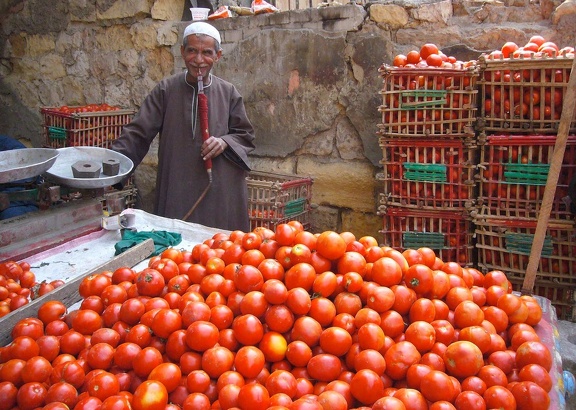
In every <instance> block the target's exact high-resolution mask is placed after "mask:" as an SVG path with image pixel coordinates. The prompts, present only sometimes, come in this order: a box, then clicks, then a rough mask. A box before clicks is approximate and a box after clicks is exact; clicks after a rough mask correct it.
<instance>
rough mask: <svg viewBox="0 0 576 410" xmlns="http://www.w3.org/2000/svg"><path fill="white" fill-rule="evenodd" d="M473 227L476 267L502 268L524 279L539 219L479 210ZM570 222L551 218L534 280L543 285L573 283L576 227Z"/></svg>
mask: <svg viewBox="0 0 576 410" xmlns="http://www.w3.org/2000/svg"><path fill="white" fill-rule="evenodd" d="M473 221H474V224H475V226H476V228H475V229H476V232H475V235H476V248H477V250H478V266H479V267H480V268H481V269H482V270H485V271H490V270H501V271H503V272H505V273H506V274H507V275H509V277H511V278H516V279H523V278H524V276H525V274H526V268H527V267H528V261H529V259H530V252H531V248H532V242H533V240H534V234H535V232H536V225H537V223H538V220H536V219H533V220H518V219H514V218H509V217H502V216H494V215H490V214H488V213H487V211H486V210H482V211H481V212H480V213H479V215H478V216H477V217H475V218H474V219H473ZM574 227H575V226H574V222H573V221H562V220H557V221H550V222H549V223H548V227H547V229H546V236H545V238H544V244H543V247H542V252H541V258H540V261H539V265H538V269H537V272H536V280H537V281H538V283H540V284H541V285H546V286H559V285H565V286H576V230H575V229H574Z"/></svg>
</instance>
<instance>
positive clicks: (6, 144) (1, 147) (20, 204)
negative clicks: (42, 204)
mask: <svg viewBox="0 0 576 410" xmlns="http://www.w3.org/2000/svg"><path fill="white" fill-rule="evenodd" d="M22 148H26V146H25V145H24V144H22V143H21V142H20V141H18V140H16V139H14V138H11V137H8V136H7V135H0V151H10V150H14V149H22ZM36 179H37V177H34V178H28V179H23V180H21V181H15V182H12V183H11V184H12V185H14V184H27V183H33V182H34V181H35V180H36ZM22 190H24V187H18V186H8V185H7V184H6V185H3V184H0V192H14V191H22ZM37 210H38V206H37V205H36V204H35V203H34V202H32V201H11V202H10V205H9V207H8V208H6V209H4V210H2V211H1V212H0V220H3V219H8V218H13V217H15V216H20V215H24V214H26V213H28V212H34V211H37Z"/></svg>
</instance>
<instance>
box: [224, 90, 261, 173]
mask: <svg viewBox="0 0 576 410" xmlns="http://www.w3.org/2000/svg"><path fill="white" fill-rule="evenodd" d="M219 137H220V138H222V139H223V140H224V141H226V144H228V148H226V150H225V151H224V153H223V155H224V157H225V158H227V159H228V160H230V161H232V162H233V163H234V164H236V165H238V166H239V167H240V168H242V169H244V170H246V171H250V170H251V168H250V161H249V159H248V154H249V153H250V152H252V151H253V150H254V128H253V127H252V124H251V122H250V120H249V119H248V116H247V114H246V108H245V107H244V101H243V99H242V96H241V95H240V93H239V92H238V90H236V88H235V87H233V92H232V95H231V101H230V114H229V119H228V134H226V135H221V136H219Z"/></svg>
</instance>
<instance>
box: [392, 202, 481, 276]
mask: <svg viewBox="0 0 576 410" xmlns="http://www.w3.org/2000/svg"><path fill="white" fill-rule="evenodd" d="M383 215H384V221H383V230H382V231H381V234H382V237H383V245H384V246H390V247H392V248H394V249H397V250H399V251H404V250H406V249H418V248H420V247H424V246H425V247H429V248H431V249H433V250H434V251H436V255H437V256H438V257H439V258H440V259H442V260H443V261H444V262H450V261H452V262H458V263H459V264H460V265H461V266H472V265H473V264H474V262H475V255H474V243H473V229H472V221H471V218H469V217H468V216H466V215H463V214H462V213H460V212H455V211H420V210H412V209H399V208H387V209H386V210H385V211H384V212H383Z"/></svg>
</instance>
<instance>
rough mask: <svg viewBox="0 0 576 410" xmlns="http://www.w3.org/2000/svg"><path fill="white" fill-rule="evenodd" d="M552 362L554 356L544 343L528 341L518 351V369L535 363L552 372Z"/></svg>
mask: <svg viewBox="0 0 576 410" xmlns="http://www.w3.org/2000/svg"><path fill="white" fill-rule="evenodd" d="M552 362H553V360H552V354H551V353H550V350H549V349H548V348H547V347H546V345H545V344H543V343H542V342H539V341H527V342H524V343H522V344H521V345H520V346H519V347H518V349H517V350H516V365H517V367H518V369H522V368H523V367H524V366H526V365H529V364H532V363H535V364H539V365H540V366H542V367H544V368H545V369H546V370H547V371H550V369H551V368H552Z"/></svg>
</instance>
